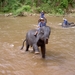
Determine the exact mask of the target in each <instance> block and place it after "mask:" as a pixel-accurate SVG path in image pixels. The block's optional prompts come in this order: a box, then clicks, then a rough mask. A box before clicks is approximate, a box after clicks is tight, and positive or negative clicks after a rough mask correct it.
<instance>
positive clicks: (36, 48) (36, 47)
mask: <svg viewBox="0 0 75 75" xmlns="http://www.w3.org/2000/svg"><path fill="white" fill-rule="evenodd" d="M33 50H34V51H35V53H36V54H38V53H39V48H38V46H37V44H33Z"/></svg>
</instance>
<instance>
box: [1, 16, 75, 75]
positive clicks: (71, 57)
mask: <svg viewBox="0 0 75 75" xmlns="http://www.w3.org/2000/svg"><path fill="white" fill-rule="evenodd" d="M38 18H39V16H28V17H15V18H14V17H3V16H0V75H75V50H74V48H75V28H62V27H61V26H60V25H59V23H60V22H62V17H52V16H46V18H47V20H48V23H47V25H49V26H50V27H51V30H52V31H51V36H50V39H49V44H48V45H46V58H45V59H42V57H41V53H40V54H39V55H35V54H34V53H32V52H25V47H24V50H23V51H20V48H21V45H22V41H23V40H24V38H25V34H26V32H27V31H28V30H30V29H33V28H36V25H37V20H38ZM67 18H68V20H69V21H71V22H75V18H74V17H67ZM30 50H32V48H30Z"/></svg>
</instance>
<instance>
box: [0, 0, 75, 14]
mask: <svg viewBox="0 0 75 75" xmlns="http://www.w3.org/2000/svg"><path fill="white" fill-rule="evenodd" d="M69 6H71V7H73V8H75V0H0V11H1V12H14V13H15V14H19V13H20V12H23V11H27V12H28V11H31V12H37V13H38V12H41V10H44V11H45V12H46V13H59V14H63V13H64V9H65V10H67V9H68V8H69Z"/></svg>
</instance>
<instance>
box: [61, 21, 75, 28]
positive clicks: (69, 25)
mask: <svg viewBox="0 0 75 75" xmlns="http://www.w3.org/2000/svg"><path fill="white" fill-rule="evenodd" d="M73 26H75V24H74V22H70V23H68V24H67V25H65V24H64V23H62V27H73Z"/></svg>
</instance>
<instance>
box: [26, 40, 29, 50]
mask: <svg viewBox="0 0 75 75" xmlns="http://www.w3.org/2000/svg"><path fill="white" fill-rule="evenodd" d="M28 49H29V44H28V41H27V40H26V51H28Z"/></svg>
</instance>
